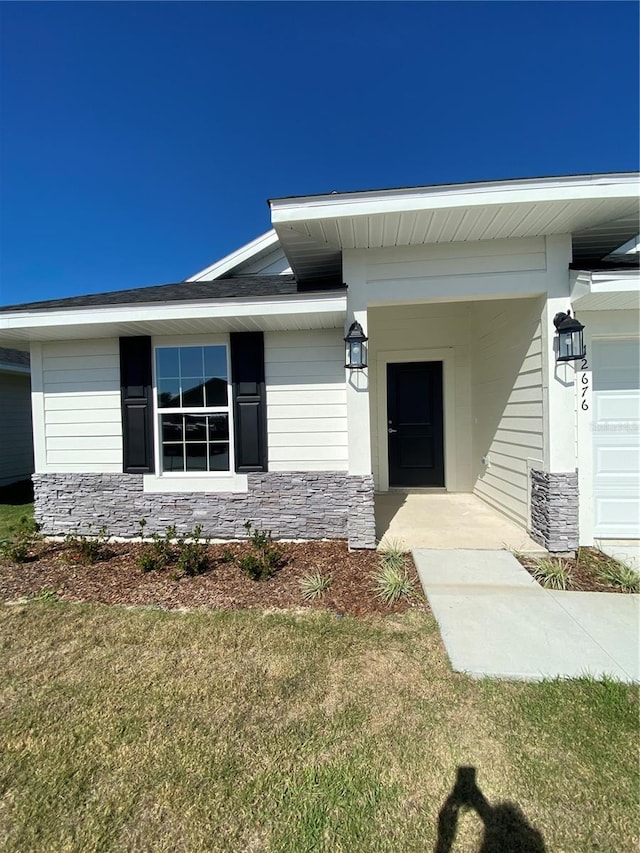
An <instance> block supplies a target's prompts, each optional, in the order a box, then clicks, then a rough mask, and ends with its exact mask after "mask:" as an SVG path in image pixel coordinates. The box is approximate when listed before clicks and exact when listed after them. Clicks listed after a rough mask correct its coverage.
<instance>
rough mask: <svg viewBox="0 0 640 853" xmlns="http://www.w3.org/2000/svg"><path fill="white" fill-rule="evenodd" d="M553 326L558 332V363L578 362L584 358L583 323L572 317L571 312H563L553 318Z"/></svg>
mask: <svg viewBox="0 0 640 853" xmlns="http://www.w3.org/2000/svg"><path fill="white" fill-rule="evenodd" d="M553 325H554V326H555V327H556V330H557V332H558V355H557V358H556V361H576V360H577V359H579V358H584V357H585V355H586V351H585V348H584V337H583V334H582V332H583V329H584V326H583V325H582V323H580V322H578V320H576V318H575V317H572V316H571V311H567V313H566V314H565V313H564V311H561V312H560V313H559V314H556V316H555V317H554V318H553Z"/></svg>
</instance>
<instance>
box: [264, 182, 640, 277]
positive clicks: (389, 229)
mask: <svg viewBox="0 0 640 853" xmlns="http://www.w3.org/2000/svg"><path fill="white" fill-rule="evenodd" d="M639 198H640V178H639V176H638V173H635V172H634V173H617V174H610V175H578V176H569V177H563V178H543V179H528V180H519V181H495V182H490V183H474V184H460V185H447V186H437V187H415V188H409V189H398V190H381V191H367V192H355V193H331V194H329V195H321V196H305V197H296V198H281V199H271V200H270V202H269V204H270V207H271V219H272V224H273V227H274V229H275V231H276V233H277V235H278V238H279V239H280V243H281V245H282V247H283V248H284V250H285V252H286V254H287V257H288V258H289V261H290V263H291V267H292V269H293V271H294V274H295V275H296V277H297V279H298V280H299V281H302V282H305V281H313V280H315V279H318V278H324V277H331V276H340V275H341V271H342V252H343V251H344V250H346V249H371V248H387V247H389V248H391V247H396V246H416V245H429V244H437V243H453V242H470V241H476V240H497V239H505V238H510V237H514V238H516V237H519V238H524V237H540V236H545V235H550V234H571V235H572V239H573V255H574V261H581V260H592V259H595V258H602V257H604V256H605V255H607V254H608V253H610V252H612V251H614V250H615V249H617V248H618V247H619V246H620V245H621V244H622V243H624V242H625V241H626V240H629V239H632V238H633V237H635V236H636V235H637V233H638V230H639V220H640V201H639Z"/></svg>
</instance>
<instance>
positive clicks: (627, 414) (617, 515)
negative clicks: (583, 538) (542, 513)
mask: <svg viewBox="0 0 640 853" xmlns="http://www.w3.org/2000/svg"><path fill="white" fill-rule="evenodd" d="M592 354H593V361H592V365H593V470H594V478H595V479H594V484H593V485H594V489H593V494H594V502H595V506H594V516H595V527H594V536H595V537H596V538H599V537H602V538H612V539H634V538H636V537H638V536H640V339H638V338H623V339H617V340H594V342H593V347H592Z"/></svg>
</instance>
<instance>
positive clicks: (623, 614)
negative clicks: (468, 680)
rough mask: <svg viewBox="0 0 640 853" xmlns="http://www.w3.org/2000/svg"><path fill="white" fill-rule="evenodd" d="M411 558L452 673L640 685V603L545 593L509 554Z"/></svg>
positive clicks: (427, 553) (613, 596) (420, 553)
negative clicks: (610, 680)
mask: <svg viewBox="0 0 640 853" xmlns="http://www.w3.org/2000/svg"><path fill="white" fill-rule="evenodd" d="M413 558H414V560H415V563H416V567H417V569H418V574H419V576H420V580H421V582H422V586H423V588H424V591H425V594H426V595H427V598H428V599H429V604H430V605H431V609H432V610H433V613H434V615H435V617H436V619H437V620H438V624H439V626H440V633H441V635H442V639H443V641H444V645H445V647H446V650H447V653H448V655H449V658H450V660H451V664H452V666H453V668H454V670H457V671H458V672H467V673H469V674H470V675H473V676H476V677H484V676H490V677H495V678H513V679H522V680H527V681H538V680H541V679H543V678H555V677H578V676H587V675H588V676H592V677H594V678H600V677H602V676H605V675H606V676H610V677H612V678H615V679H618V680H620V681H624V682H627V683H633V682H638V681H640V596H638V595H622V594H617V593H602V592H555V591H551V590H547V589H544V588H543V587H541V586H540V585H539V584H537V583H536V581H534V580H533V578H532V577H531V575H530V574H529V573H528V572H527V571H526V570H525V569H524V568H523V567H522V566H521V565H520V563H519V562H518V561H517V560H516V559H515V557H514V556H513V555H512V554H510V553H509V552H508V551H471V550H454V551H440V550H432V549H417V550H414V551H413Z"/></svg>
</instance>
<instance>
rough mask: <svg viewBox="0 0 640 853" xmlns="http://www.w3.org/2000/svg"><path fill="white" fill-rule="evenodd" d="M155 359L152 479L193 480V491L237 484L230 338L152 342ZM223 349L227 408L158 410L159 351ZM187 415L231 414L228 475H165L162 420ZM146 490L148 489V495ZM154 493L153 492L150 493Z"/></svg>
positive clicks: (172, 473)
mask: <svg viewBox="0 0 640 853" xmlns="http://www.w3.org/2000/svg"><path fill="white" fill-rule="evenodd" d="M152 343H153V359H152V376H153V423H154V434H153V444H154V455H155V462H156V474H155V475H153V479H154V480H156V481H158V480H165V481H170V480H174V481H176V480H178V481H183V480H185V481H186V480H190V481H194V482H193V483H192V484H191V485H192V486H193V487H194V488H197V487H198V486H202V481H203V480H206V481H209V482H211V481H216V480H224V481H227V482H228V481H229V480H230V478H233V480H234V481H235V479H236V478H235V442H234V421H233V388H232V383H231V347H230V342H229V336H228V335H207V336H206V337H204V338H202V337H198V338H189V337H185V336H179V337H162V338H160V337H158V338H154V339H153V342H152ZM216 346H224V348H225V353H226V364H227V405H226V406H203V407H202V408H196V409H193V410H190V409H188V408H184V407H178V408H176V407H173V406H172V407H171V408H160V407H159V406H158V377H157V368H156V364H157V361H156V352H157V350H159V349H178V348H180V347H216ZM176 414H178V415H186V414H202V415H215V414H228V416H229V470H228V471H163V470H162V427H161V421H160V418H161V417H162V415H176ZM146 490H147V489H146V488H145V491H146ZM148 490H149V491H151V489H148Z"/></svg>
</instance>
